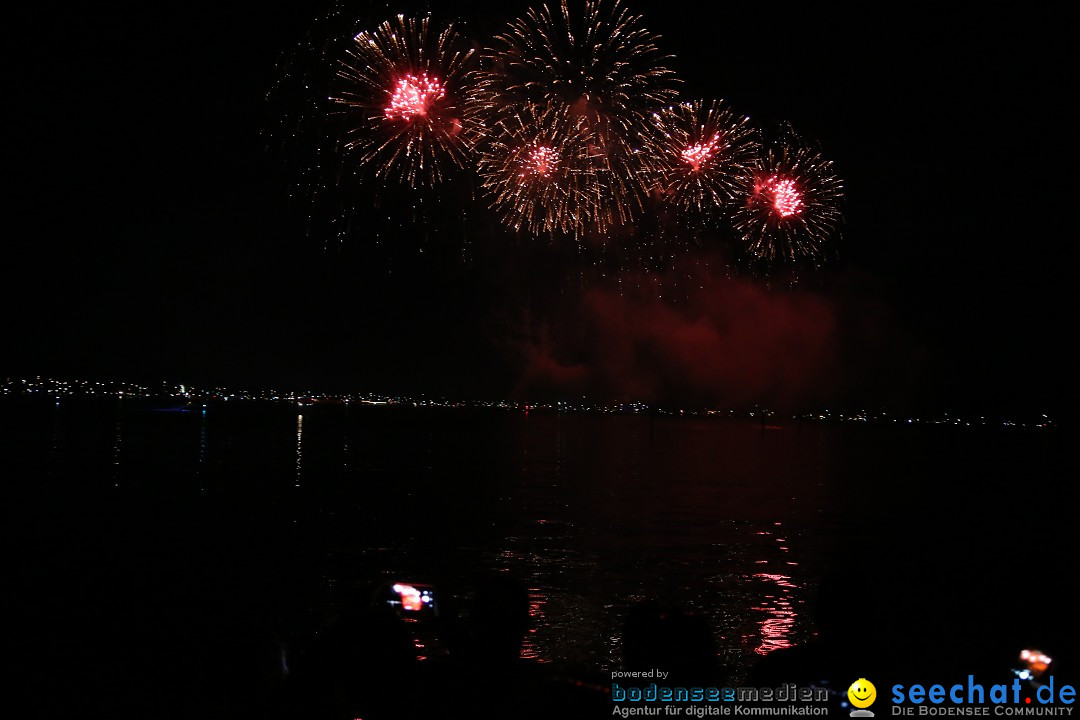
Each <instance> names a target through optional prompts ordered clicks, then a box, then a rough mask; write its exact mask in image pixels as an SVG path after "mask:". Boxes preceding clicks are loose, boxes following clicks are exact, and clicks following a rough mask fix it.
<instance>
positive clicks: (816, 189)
mask: <svg viewBox="0 0 1080 720" xmlns="http://www.w3.org/2000/svg"><path fill="white" fill-rule="evenodd" d="M843 196H844V188H843V183H841V181H840V178H838V177H837V176H836V174H835V173H834V171H833V166H832V163H831V162H830V161H828V160H825V159H824V158H822V157H821V155H820V154H819V153H818V151H817V150H815V149H813V148H810V147H808V146H807V145H805V144H804V143H803V142H802V141H801V140H800V139H799V137H798V136H797V135H795V134H794V133H793V132H791V131H790V130H788V131H787V132H786V133H785V134H784V137H783V138H782V139H781V140H779V141H778V142H776V143H774V144H772V145H771V146H770V147H769V149H768V152H766V153H765V155H764V156H763V157H762V158H761V159H760V160H759V161H758V164H757V166H756V167H755V168H754V173H753V182H752V183H749V193H748V195H747V196H746V203H745V205H744V206H743V207H741V208H739V210H738V211H737V212H736V213H735V226H736V227H737V228H738V229H739V231H740V232H741V233H742V236H743V239H744V241H745V242H746V244H747V248H748V250H749V251H750V253H751V254H752V255H755V256H756V257H758V258H761V259H767V260H773V259H776V258H782V259H784V260H789V261H794V260H796V259H797V258H799V257H814V256H817V255H819V254H820V253H821V250H822V247H823V246H824V245H825V243H826V242H827V241H828V240H829V238H830V237H831V236H832V235H833V233H834V232H835V230H836V228H837V226H838V225H839V223H840V219H841V216H840V207H839V205H840V202H841V201H842V200H843Z"/></svg>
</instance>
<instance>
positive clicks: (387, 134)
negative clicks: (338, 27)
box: [332, 15, 473, 185]
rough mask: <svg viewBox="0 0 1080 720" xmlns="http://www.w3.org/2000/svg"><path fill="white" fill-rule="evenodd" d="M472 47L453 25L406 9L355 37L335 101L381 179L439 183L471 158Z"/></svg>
mask: <svg viewBox="0 0 1080 720" xmlns="http://www.w3.org/2000/svg"><path fill="white" fill-rule="evenodd" d="M472 52H473V51H472V50H471V49H470V48H469V47H468V45H467V44H466V42H465V41H464V40H463V39H462V38H460V37H459V36H458V35H457V33H456V32H455V31H454V29H453V27H446V28H445V29H442V30H441V31H440V30H435V29H434V28H432V27H431V23H430V21H429V20H428V19H427V18H424V19H420V20H417V19H413V18H406V17H404V16H401V15H399V16H398V17H397V18H395V19H394V20H388V21H386V22H384V23H383V24H382V25H380V26H379V27H378V28H376V29H375V30H374V31H373V32H366V31H365V32H361V33H359V34H358V35H356V36H355V37H354V38H353V43H352V44H351V45H350V47H349V49H348V50H347V53H346V57H345V58H344V59H343V60H342V61H341V62H340V64H339V66H338V71H337V84H336V87H335V88H334V89H333V93H334V94H333V97H332V100H333V101H334V102H336V103H338V104H340V105H342V106H344V108H345V109H344V110H343V111H342V112H341V113H340V115H341V116H342V117H343V118H345V122H347V123H348V126H347V127H346V129H345V133H344V134H345V142H344V146H345V148H346V149H347V150H350V151H354V152H355V153H356V155H355V156H354V157H356V158H358V161H359V164H360V165H370V166H372V167H373V168H374V169H375V176H376V177H378V178H390V179H396V180H400V181H402V182H405V183H408V184H411V185H433V184H435V183H437V182H439V181H440V180H442V179H443V176H444V174H445V172H446V171H447V169H448V168H449V167H451V166H461V165H463V164H464V163H465V162H466V160H467V159H468V155H467V153H468V150H469V149H470V146H471V140H470V133H469V132H467V128H466V126H467V125H468V120H467V119H466V118H467V113H466V112H465V107H464V104H465V99H466V95H467V94H468V83H467V80H466V71H467V69H468V61H469V58H470V57H471V56H472Z"/></svg>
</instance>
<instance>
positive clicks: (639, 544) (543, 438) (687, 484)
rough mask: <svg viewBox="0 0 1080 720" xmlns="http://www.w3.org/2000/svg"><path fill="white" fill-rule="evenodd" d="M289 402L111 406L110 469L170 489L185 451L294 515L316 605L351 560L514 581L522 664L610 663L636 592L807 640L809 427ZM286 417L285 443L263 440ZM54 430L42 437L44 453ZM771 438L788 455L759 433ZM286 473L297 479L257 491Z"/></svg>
mask: <svg viewBox="0 0 1080 720" xmlns="http://www.w3.org/2000/svg"><path fill="white" fill-rule="evenodd" d="M305 411H306V414H307V416H305V414H300V413H296V412H295V410H294V411H293V413H294V414H292V415H285V416H284V417H283V416H282V415H281V414H278V413H276V412H275V413H261V412H260V413H256V414H249V415H245V414H243V413H239V412H237V411H236V410H234V409H233V408H232V407H228V408H226V407H223V406H211V407H210V408H209V411H208V413H195V412H192V413H184V412H169V413H151V412H149V411H142V412H139V411H138V410H137V409H135V408H132V407H131V403H130V402H125V405H124V407H122V408H121V409H120V410H119V411H118V413H119V414H118V416H117V418H116V421H115V424H114V426H113V428H112V430H113V432H112V433H111V435H112V437H111V443H110V446H109V447H108V458H109V465H110V468H109V477H111V479H112V480H113V482H114V483H116V484H118V485H120V484H122V481H123V480H124V479H125V478H127V477H128V476H129V475H130V476H131V477H135V475H136V473H137V474H138V478H139V479H140V480H141V481H143V482H144V483H150V484H152V483H153V482H156V481H157V480H156V478H157V477H158V475H159V473H160V472H161V471H162V469H163V468H165V467H166V466H167V467H169V468H170V471H169V472H170V473H171V474H173V475H176V476H177V478H178V479H177V482H178V483H180V486H178V487H180V488H181V489H179V490H176V491H177V492H182V483H183V477H182V467H183V464H182V462H178V461H182V460H183V453H184V452H186V453H188V455H187V458H188V460H187V462H188V463H189V465H188V467H189V468H190V471H189V472H190V475H189V476H188V478H189V480H188V481H189V482H190V483H191V487H192V489H193V491H194V490H196V489H201V490H203V491H204V492H202V493H195V494H197V495H198V496H199V497H202V498H205V502H208V503H214V502H215V498H221V500H220V502H222V503H223V505H222V507H227V506H228V499H229V498H236V497H246V498H248V499H251V498H254V497H260V496H261V497H262V498H263V500H264V501H265V508H271V509H263V510H261V511H259V512H263V513H265V516H264V518H263V519H264V520H265V522H267V523H273V522H283V523H288V524H291V525H292V526H293V527H295V528H296V530H295V532H296V533H297V534H296V536H295V537H294V548H293V549H294V551H295V552H296V553H297V554H298V556H299V557H300V559H299V560H298V561H297V562H298V563H299V564H300V565H303V566H308V565H310V566H311V567H317V568H319V573H320V575H319V579H318V581H317V582H313V583H312V585H311V586H310V588H311V589H310V590H305V591H304V592H310V593H312V597H310V598H308V599H306V600H300V601H298V602H297V604H298V605H303V604H304V603H305V602H306V603H307V605H308V606H309V607H310V608H311V612H312V614H313V615H316V616H326V615H327V613H326V612H325V611H320V610H318V608H317V607H316V606H317V605H318V603H319V602H322V601H321V600H320V599H319V598H320V597H321V596H325V595H326V593H327V592H328V590H326V589H325V588H333V587H338V586H345V585H348V584H349V583H355V582H356V580H357V575H358V574H360V573H362V572H366V573H370V574H378V575H395V576H402V577H406V576H407V577H409V578H415V579H416V580H417V581H423V580H424V576H423V573H424V568H434V567H449V568H452V569H453V572H451V574H452V575H453V574H456V575H460V576H467V575H468V574H469V573H471V572H473V571H485V570H488V571H490V570H498V571H509V572H511V573H513V574H514V575H515V576H516V577H517V578H519V579H520V580H521V582H522V583H523V584H524V586H525V587H526V588H527V589H528V596H529V613H530V617H531V620H532V628H531V629H530V632H529V633H528V635H527V637H526V638H525V644H524V648H523V655H524V656H525V657H527V658H531V659H535V660H538V661H555V660H562V661H571V662H576V663H582V664H586V665H588V666H591V667H594V668H599V669H611V668H615V667H618V666H619V665H620V663H621V636H622V623H623V620H624V618H625V617H626V615H627V614H628V612H629V611H630V609H631V608H632V607H633V606H634V605H635V604H637V603H639V602H643V601H652V600H656V601H661V602H664V603H669V604H673V605H678V606H680V607H683V608H686V609H688V610H692V611H695V612H697V613H700V614H702V615H704V616H705V617H706V618H708V619H709V621H710V622H711V624H712V627H713V629H714V632H715V633H716V635H717V639H718V642H719V645H720V648H721V653H722V654H723V655H724V657H725V658H727V659H728V660H730V661H731V662H733V663H738V662H739V661H741V660H743V659H745V658H746V657H747V656H749V655H753V654H763V653H767V652H770V651H772V650H774V649H777V648H780V647H787V646H790V645H791V644H795V643H798V642H801V641H803V640H805V639H806V638H808V637H809V633H810V630H811V629H810V628H809V627H808V623H807V622H805V620H804V618H803V617H802V613H801V612H800V608H801V606H802V604H803V603H804V601H805V597H804V594H805V591H806V588H807V587H808V586H810V584H812V582H813V580H814V575H813V573H814V570H813V569H812V568H807V567H806V565H805V564H797V563H799V562H800V561H799V560H796V559H795V558H796V557H798V558H800V559H801V558H805V557H813V555H814V552H815V547H814V546H813V542H814V537H815V536H814V533H813V532H810V530H811V529H812V528H813V526H814V525H815V524H816V523H817V522H818V521H817V515H816V514H817V513H818V512H819V511H820V508H821V506H822V503H823V502H824V500H823V495H822V490H821V482H820V478H821V472H822V470H821V463H820V456H821V453H822V449H821V447H820V445H819V443H818V442H817V440H816V439H815V438H814V437H813V436H809V435H808V436H802V437H800V438H794V440H795V441H794V442H790V440H792V435H793V434H785V433H784V432H782V431H776V432H770V433H769V434H768V435H762V434H760V433H759V432H756V429H755V428H753V427H751V428H750V429H749V432H747V431H746V428H743V427H741V426H738V425H731V424H717V423H695V422H692V421H671V422H668V423H662V422H661V423H655V424H653V423H651V422H650V421H649V420H648V419H646V418H637V417H611V418H603V417H590V416H558V415H544V414H537V413H532V414H531V415H529V416H528V417H527V418H523V417H521V416H519V415H514V414H509V413H507V414H503V415H498V414H492V415H490V416H481V417H479V418H469V417H468V416H466V420H467V421H466V422H462V420H461V419H460V418H455V417H454V416H452V415H450V416H447V417H446V418H445V419H442V418H437V419H436V420H431V418H430V417H427V416H422V415H419V414H418V415H416V416H412V417H403V416H401V415H398V416H393V418H392V422H388V423H384V422H383V416H380V415H379V413H384V412H385V411H383V410H380V409H375V410H368V411H361V412H356V411H355V409H353V410H351V411H345V410H344V409H340V408H305ZM335 413H337V414H335ZM208 415H210V416H213V418H214V420H213V424H212V425H210V424H209V423H208V421H207V417H208ZM286 418H291V419H292V422H293V423H294V431H295V443H293V444H291V445H292V447H287V446H285V447H283V446H282V444H281V443H280V438H281V437H282V435H281V434H280V428H282V423H283V422H285V421H286ZM93 419H94V418H93V417H92V416H87V417H86V418H84V422H92V421H93ZM305 420H309V423H308V428H307V429H308V432H307V433H306V437H305V432H304V430H305V427H304V426H305ZM470 423H471V424H470ZM128 426H130V429H131V430H132V431H133V432H131V433H129V432H128V430H129V427H128ZM52 430H53V432H52V433H51V434H50V437H51V440H52V442H51V443H50V447H49V449H48V452H49V453H50V454H51V455H56V454H57V453H60V454H62V453H63V452H64V451H65V448H64V445H63V444H62V443H61V442H60V441H59V440H58V439H57V438H58V437H59V435H60V431H59V430H58V429H57V428H56V427H54V428H52ZM67 432H69V433H78V432H79V429H78V428H75V427H73V428H70V429H68V430H67ZM128 435H130V437H128ZM275 438H277V439H275ZM776 438H781V439H783V440H784V442H786V443H787V447H788V448H789V449H790V450H793V451H794V452H792V453H789V454H785V453H782V452H777V451H776V447H768V445H769V444H770V443H773V444H775V439H776ZM174 445H175V449H173V446H174ZM184 447H186V448H187V450H186V451H184V450H183V449H182V448H184ZM192 449H194V452H192ZM129 454H130V456H131V457H132V458H134V459H135V460H137V462H136V463H132V467H130V468H129V467H128V465H127V464H126V463H123V462H121V461H122V458H124V457H128V455H129ZM211 460H212V462H211ZM177 468H180V469H177ZM807 468H809V470H808V469H807ZM275 477H277V478H280V481H279V483H275V482H274V478H275ZM808 477H809V479H810V481H809V482H806V480H807V478H808ZM286 486H289V487H292V488H295V489H298V490H299V492H300V494H299V495H296V496H294V497H293V499H291V500H290V499H285V500H282V501H281V502H278V501H276V500H274V497H275V493H277V492H278V491H279V489H280V488H284V487H286ZM274 503H277V504H274ZM251 512H256V511H255V510H251ZM273 513H284V514H283V515H280V520H276V519H275V518H277V517H279V516H277V515H274V514H273ZM237 520H238V521H245V522H246V520H244V519H242V518H237ZM781 523H783V525H782V526H781ZM780 527H783V534H782V535H779V534H778V533H779V531H780ZM436 557H437V558H439V560H438V563H435V562H434V561H433V560H432V558H436ZM748 578H752V580H750V581H748ZM297 585H298V587H301V584H299V583H298V584H297ZM320 588H324V589H320ZM297 592H300V591H299V590H298V591H297Z"/></svg>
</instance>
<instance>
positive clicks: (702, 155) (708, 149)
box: [682, 133, 720, 173]
mask: <svg viewBox="0 0 1080 720" xmlns="http://www.w3.org/2000/svg"><path fill="white" fill-rule="evenodd" d="M719 142H720V133H717V134H715V135H713V136H712V139H711V140H709V141H708V142H704V143H695V144H693V145H690V146H688V147H687V148H686V149H685V150H683V151H682V159H683V162H685V163H686V164H687V165H689V166H690V169H691V170H693V171H694V172H696V173H698V172H701V164H702V163H703V162H706V161H707V160H709V159H710V158H711V157H712V156H713V155H714V154H715V153H716V144H717V143H719Z"/></svg>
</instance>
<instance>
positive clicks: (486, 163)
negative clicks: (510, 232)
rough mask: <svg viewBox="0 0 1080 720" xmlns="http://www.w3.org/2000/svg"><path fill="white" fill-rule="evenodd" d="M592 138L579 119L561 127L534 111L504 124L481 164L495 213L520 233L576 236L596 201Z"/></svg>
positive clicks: (484, 148)
mask: <svg viewBox="0 0 1080 720" xmlns="http://www.w3.org/2000/svg"><path fill="white" fill-rule="evenodd" d="M589 138H590V135H589V133H588V131H587V129H586V128H585V127H584V122H583V121H582V120H581V119H580V118H578V119H574V120H562V121H560V120H558V119H555V118H553V117H552V116H551V115H550V114H548V113H545V112H544V110H543V109H542V108H538V107H536V106H533V105H526V106H525V107H524V108H522V109H521V110H520V112H519V113H518V114H516V115H511V116H509V117H506V118H504V119H502V120H500V121H499V122H498V123H496V125H495V127H494V128H492V129H491V130H490V132H489V133H488V138H487V142H485V143H484V144H483V145H482V146H481V148H480V152H479V159H478V161H477V169H478V171H479V173H480V178H481V181H482V185H483V188H484V190H485V191H486V192H487V194H488V197H489V199H490V204H491V206H492V208H493V209H495V210H496V212H498V213H499V214H500V216H501V217H502V219H503V221H504V222H505V223H506V224H507V225H509V226H510V227H512V228H514V229H515V230H522V229H524V230H527V231H528V232H531V233H533V234H552V233H556V232H564V233H568V234H574V233H575V231H576V230H577V229H578V227H579V226H578V222H579V217H578V214H577V213H578V212H579V210H580V208H582V207H589V204H590V200H591V198H590V197H589V196H588V194H589V192H590V191H591V189H592V186H593V183H592V175H591V172H590V165H591V158H590V155H589V152H590V145H589Z"/></svg>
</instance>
